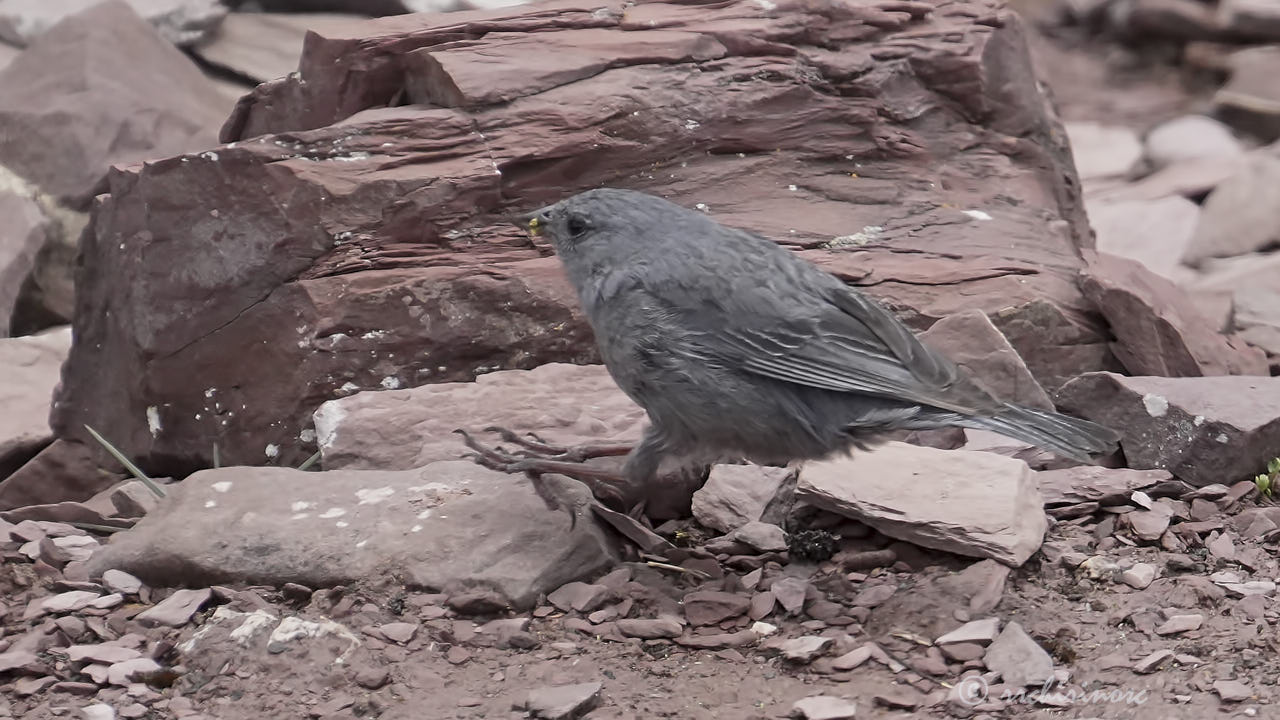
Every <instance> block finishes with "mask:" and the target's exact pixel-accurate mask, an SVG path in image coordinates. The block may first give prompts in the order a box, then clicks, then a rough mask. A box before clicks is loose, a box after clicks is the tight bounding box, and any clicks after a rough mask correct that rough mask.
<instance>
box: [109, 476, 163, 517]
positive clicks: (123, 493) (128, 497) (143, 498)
mask: <svg viewBox="0 0 1280 720" xmlns="http://www.w3.org/2000/svg"><path fill="white" fill-rule="evenodd" d="M159 500H160V499H159V498H157V497H156V494H155V493H153V492H152V491H151V489H150V488H148V487H147V486H146V485H144V484H142V482H141V481H139V480H130V481H128V482H125V483H122V484H121V485H120V487H118V488H116V489H115V490H114V491H112V493H111V505H112V506H113V507H114V508H115V509H116V514H117V515H119V516H120V517H127V518H140V517H142V516H143V515H146V514H147V513H149V512H151V510H152V509H153V508H155V506H156V504H157V503H158V502H159Z"/></svg>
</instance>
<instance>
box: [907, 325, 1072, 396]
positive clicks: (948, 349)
mask: <svg viewBox="0 0 1280 720" xmlns="http://www.w3.org/2000/svg"><path fill="white" fill-rule="evenodd" d="M920 339H921V340H922V341H923V342H924V343H925V344H926V345H928V346H929V347H932V348H934V349H937V350H939V351H940V352H942V353H943V354H944V355H946V356H947V357H948V358H950V359H951V360H952V361H953V362H954V363H955V364H956V365H958V366H959V367H960V368H961V369H963V370H964V371H965V372H967V373H969V376H970V377H971V378H973V379H974V380H975V381H977V383H978V384H979V385H981V386H982V387H983V388H985V389H986V390H987V391H988V392H990V393H991V394H992V395H994V396H995V397H997V398H999V399H1000V400H1003V401H1004V402H1011V403H1015V404H1018V405H1023V406H1026V407H1033V408H1041V409H1044V410H1052V409H1053V401H1051V400H1050V399H1049V396H1048V395H1047V394H1046V393H1045V391H1044V388H1042V387H1040V383H1038V382H1036V379H1035V377H1034V376H1033V375H1032V374H1031V371H1030V370H1028V369H1027V365H1026V363H1024V362H1023V361H1022V357H1021V356H1020V355H1018V352H1017V351H1016V350H1014V349H1013V346H1012V345H1010V344H1009V340H1008V339H1007V338H1005V336H1004V334H1003V333H1001V332H1000V330H998V329H997V328H996V326H995V325H993V324H992V323H991V320H990V318H988V317H987V314H986V313H984V312H982V311H981V310H966V311H964V312H960V313H956V314H955V315H948V316H947V317H944V318H942V319H941V320H939V321H938V322H936V323H934V324H933V325H932V326H931V327H930V328H929V329H928V330H926V331H925V332H923V333H921V334H920Z"/></svg>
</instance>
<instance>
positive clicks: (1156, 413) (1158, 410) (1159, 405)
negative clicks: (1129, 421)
mask: <svg viewBox="0 0 1280 720" xmlns="http://www.w3.org/2000/svg"><path fill="white" fill-rule="evenodd" d="M1142 406H1143V407H1145V408H1146V409H1147V414H1148V415H1150V416H1151V417H1164V414H1165V413H1167V412H1169V401H1168V400H1166V399H1164V398H1162V397H1160V396H1159V395H1152V394H1150V393H1148V394H1146V395H1143V396H1142Z"/></svg>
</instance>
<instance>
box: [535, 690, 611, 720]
mask: <svg viewBox="0 0 1280 720" xmlns="http://www.w3.org/2000/svg"><path fill="white" fill-rule="evenodd" d="M600 690H601V685H600V683H598V682H591V683H580V684H578V685H557V686H553V687H544V688H538V689H537V690H531V691H529V697H528V699H527V700H525V703H524V709H525V710H526V711H527V712H528V713H529V715H530V716H531V717H535V718H547V720H574V718H580V717H582V716H583V715H586V714H587V713H589V712H591V711H592V710H593V709H595V707H596V706H597V705H599V704H600Z"/></svg>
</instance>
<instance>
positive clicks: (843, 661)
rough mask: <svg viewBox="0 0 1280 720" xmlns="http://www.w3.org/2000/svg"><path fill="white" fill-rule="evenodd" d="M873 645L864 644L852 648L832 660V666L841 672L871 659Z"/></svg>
mask: <svg viewBox="0 0 1280 720" xmlns="http://www.w3.org/2000/svg"><path fill="white" fill-rule="evenodd" d="M871 652H872V651H871V646H869V645H863V646H862V647H859V648H856V649H853V650H850V651H849V652H847V653H845V654H843V655H841V656H840V657H838V658H836V659H834V660H832V661H831V667H833V668H835V669H836V670H839V671H841V672H846V671H849V670H853V669H854V668H856V667H858V666H859V665H862V664H863V663H865V662H866V661H868V660H870V659H871Z"/></svg>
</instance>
